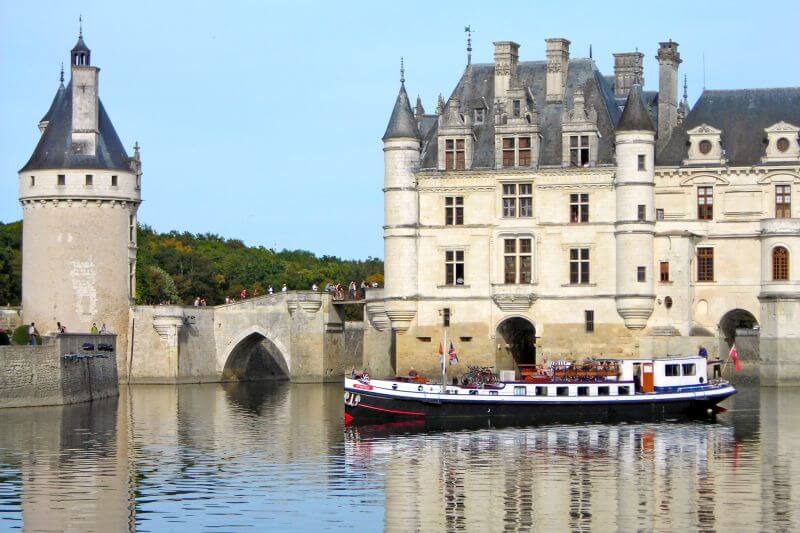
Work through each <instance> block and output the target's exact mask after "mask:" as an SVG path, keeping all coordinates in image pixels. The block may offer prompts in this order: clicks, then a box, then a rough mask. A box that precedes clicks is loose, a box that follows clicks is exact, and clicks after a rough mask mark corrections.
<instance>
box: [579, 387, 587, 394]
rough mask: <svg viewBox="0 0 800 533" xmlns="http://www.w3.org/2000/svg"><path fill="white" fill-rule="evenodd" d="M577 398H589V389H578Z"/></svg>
mask: <svg viewBox="0 0 800 533" xmlns="http://www.w3.org/2000/svg"><path fill="white" fill-rule="evenodd" d="M578 396H589V387H585V386H584V387H578Z"/></svg>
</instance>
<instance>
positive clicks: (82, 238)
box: [19, 32, 142, 369]
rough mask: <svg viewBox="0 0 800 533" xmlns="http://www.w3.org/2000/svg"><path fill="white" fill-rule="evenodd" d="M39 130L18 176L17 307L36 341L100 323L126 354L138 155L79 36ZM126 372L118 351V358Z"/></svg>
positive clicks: (138, 192)
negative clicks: (59, 330)
mask: <svg viewBox="0 0 800 533" xmlns="http://www.w3.org/2000/svg"><path fill="white" fill-rule="evenodd" d="M70 73H71V76H70V80H69V83H67V85H66V86H65V85H64V73H63V70H62V73H61V83H60V85H59V87H58V90H57V91H56V95H55V97H54V98H53V102H52V104H51V105H50V108H49V109H48V111H47V113H46V114H45V115H44V116H43V117H42V120H41V121H40V122H39V130H40V131H41V138H40V139H39V143H38V144H37V145H36V148H35V149H34V151H33V155H31V157H30V159H29V160H28V162H27V163H26V164H25V166H23V167H22V169H21V170H20V171H19V201H20V204H22V213H23V228H24V235H23V244H22V257H23V261H22V308H23V317H24V321H25V322H26V323H30V322H35V323H36V325H37V329H38V330H39V331H41V332H42V333H45V332H53V331H55V327H56V323H57V322H61V323H62V324H65V325H67V327H68V328H69V331H84V332H88V331H89V330H90V328H91V326H92V324H96V325H97V327H98V328H100V327H101V326H102V324H103V323H105V324H106V326H107V328H108V329H109V330H110V331H113V332H115V333H117V335H118V339H117V346H119V347H122V348H124V347H125V346H127V332H128V329H129V326H128V321H129V316H130V307H131V304H132V303H133V297H134V295H135V293H136V224H137V222H136V212H137V210H138V208H139V204H140V203H141V175H142V171H141V159H140V156H139V149H138V146H137V147H134V154H133V157H129V156H128V155H127V152H126V151H125V148H124V147H123V146H122V143H121V142H120V139H119V137H118V136H117V132H116V131H115V130H114V126H113V124H112V123H111V120H110V119H109V117H108V114H107V113H106V110H105V108H104V107H103V104H102V102H101V101H100V97H99V74H100V69H99V68H97V67H96V66H93V65H92V62H91V50H89V47H88V46H86V43H85V42H84V40H83V32H81V33H80V35H79V37H78V42H77V44H75V47H74V48H73V49H72V51H71V53H70ZM117 357H118V364H119V366H120V368H121V369H124V368H125V366H124V365H123V364H122V363H123V362H124V357H125V350H124V349H121V350H118V353H117Z"/></svg>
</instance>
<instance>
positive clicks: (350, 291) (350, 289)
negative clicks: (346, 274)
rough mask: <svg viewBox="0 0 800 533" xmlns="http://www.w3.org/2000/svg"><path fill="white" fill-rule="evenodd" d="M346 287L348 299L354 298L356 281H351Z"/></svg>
mask: <svg viewBox="0 0 800 533" xmlns="http://www.w3.org/2000/svg"><path fill="white" fill-rule="evenodd" d="M347 289H348V290H347V292H348V294H350V299H351V300H355V299H356V282H355V281H351V282H350V285H349V286H348V287H347Z"/></svg>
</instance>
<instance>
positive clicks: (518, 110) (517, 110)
mask: <svg viewBox="0 0 800 533" xmlns="http://www.w3.org/2000/svg"><path fill="white" fill-rule="evenodd" d="M521 115H522V102H521V101H520V100H514V116H515V117H519V116H521Z"/></svg>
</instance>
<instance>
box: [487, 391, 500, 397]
mask: <svg viewBox="0 0 800 533" xmlns="http://www.w3.org/2000/svg"><path fill="white" fill-rule="evenodd" d="M497 394H498V392H497V391H496V390H490V391H489V396H497Z"/></svg>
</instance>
